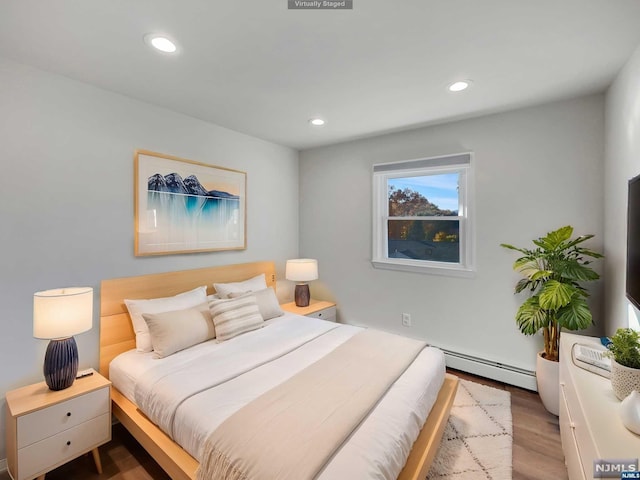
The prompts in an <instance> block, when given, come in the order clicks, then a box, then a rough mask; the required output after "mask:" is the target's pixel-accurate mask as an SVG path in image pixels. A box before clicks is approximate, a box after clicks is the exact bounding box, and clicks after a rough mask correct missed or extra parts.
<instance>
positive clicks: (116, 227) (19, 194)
mask: <svg viewBox="0 0 640 480" xmlns="http://www.w3.org/2000/svg"><path fill="white" fill-rule="evenodd" d="M0 112H1V114H0V145H1V151H2V157H1V160H0V162H1V165H2V169H1V171H2V186H1V187H0V220H1V227H0V246H1V249H0V251H2V266H1V269H2V270H1V272H2V273H1V275H2V288H0V305H2V315H1V316H0V325H1V326H0V329H1V330H0V331H1V332H2V333H1V334H0V366H1V367H0V399H1V400H0V459H4V458H6V451H5V444H4V441H5V425H4V422H5V409H6V404H5V402H4V394H5V392H6V391H7V390H10V389H13V388H16V387H19V386H23V385H26V384H29V383H32V382H34V381H40V380H42V373H41V369H42V362H43V357H44V350H45V349H46V344H47V342H46V341H44V340H37V339H34V338H33V337H32V317H33V316H32V305H33V293H34V292H36V291H38V290H45V289H50V288H58V287H64V286H73V285H77V286H91V287H93V288H94V289H95V301H94V328H93V329H92V330H91V331H89V332H87V333H85V334H82V335H79V336H77V338H76V340H77V343H78V349H79V354H80V364H81V368H83V367H88V366H94V367H97V366H98V328H97V320H98V312H99V286H100V281H101V280H102V279H105V278H112V277H120V276H130V275H138V274H145V273H152V272H162V271H169V270H179V269H189V268H197V267H204V266H211V265H220V264H229V263H240V262H248V261H254V260H275V261H276V262H277V263H276V265H277V267H278V271H279V277H280V278H283V277H284V264H285V260H286V259H287V258H292V257H293V258H295V257H296V256H297V254H298V153H297V152H296V151H295V150H292V149H289V148H285V147H281V146H278V145H275V144H272V143H268V142H265V141H262V140H258V139H256V138H253V137H249V136H246V135H242V134H239V133H237V132H233V131H230V130H227V129H224V128H221V127H218V126H215V125H212V124H208V123H205V122H202V121H199V120H195V119H193V118H189V117H186V116H183V115H179V114H176V113H173V112H170V111H168V110H164V109H161V108H157V107H153V106H150V105H147V104H144V103H141V102H137V101H134V100H131V99H129V98H126V97H123V96H120V95H115V94H112V93H109V92H106V91H104V90H100V89H97V88H94V87H91V86H88V85H85V84H82V83H78V82H75V81H71V80H69V79H66V78H64V77H60V76H55V75H51V74H48V73H45V72H42V71H39V70H36V69H33V68H30V67H26V66H22V65H18V64H15V63H12V62H9V61H6V60H2V59H0ZM136 148H143V149H148V150H152V151H156V152H162V153H166V154H172V155H177V156H180V157H183V158H189V159H193V160H197V161H201V162H204V163H209V164H213V165H220V166H225V167H230V168H234V169H238V170H242V171H246V172H247V184H248V195H247V201H248V216H247V218H248V229H247V232H248V233H247V235H248V238H247V249H246V250H245V251H236V252H216V253H202V254H190V255H171V256H161V257H145V258H136V257H134V255H133V153H134V150H135V149H136Z"/></svg>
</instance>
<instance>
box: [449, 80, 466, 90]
mask: <svg viewBox="0 0 640 480" xmlns="http://www.w3.org/2000/svg"><path fill="white" fill-rule="evenodd" d="M470 85H471V80H460V81H459V82H454V83H452V84H451V85H449V91H450V92H461V91H462V90H466V89H467V88H469V86H470Z"/></svg>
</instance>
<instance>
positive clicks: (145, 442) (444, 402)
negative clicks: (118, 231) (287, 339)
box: [100, 262, 458, 480]
mask: <svg viewBox="0 0 640 480" xmlns="http://www.w3.org/2000/svg"><path fill="white" fill-rule="evenodd" d="M260 273H264V274H265V277H266V281H267V286H270V287H273V288H274V289H275V286H276V272H275V264H274V263H273V262H255V263H244V264H238V265H226V266H220V267H209V268H201V269H196V270H184V271H178V272H168V273H160V274H152V275H143V276H138V277H127V278H116V279H111V280H103V281H102V285H101V292H100V373H101V374H102V375H104V376H105V377H106V378H109V363H110V362H111V360H113V359H114V358H115V357H116V356H117V355H119V354H120V353H122V352H125V351H127V350H131V349H134V348H136V341H135V333H134V331H133V327H132V326H131V320H130V319H129V314H128V312H127V308H126V306H125V304H124V301H123V300H124V299H125V298H129V299H137V298H157V297H167V296H172V295H176V294H178V293H181V292H184V291H187V290H191V289H193V288H196V287H198V286H200V285H207V289H208V292H207V293H209V294H211V293H214V289H213V285H212V284H213V283H214V282H215V283H228V282H238V281H242V280H246V279H247V278H251V277H254V276H256V275H259V274H260ZM457 387H458V380H457V378H456V377H455V376H453V375H449V374H447V375H446V377H445V381H444V384H443V386H442V388H441V389H440V392H439V394H438V398H437V400H436V403H435V404H434V406H433V408H432V410H431V413H430V414H429V417H428V418H427V421H426V422H425V424H424V427H423V428H422V430H421V431H420V435H419V436H418V438H417V440H416V441H415V443H414V444H413V448H412V450H411V453H410V455H409V458H408V459H407V463H406V464H405V466H404V469H403V470H402V472H401V473H400V475H399V477H398V479H399V480H424V478H425V477H426V475H427V472H428V471H429V466H430V465H431V462H432V461H433V458H434V457H435V454H436V452H437V450H438V446H439V445H440V440H441V438H442V434H443V432H444V427H445V425H446V423H447V420H448V418H449V412H450V410H451V405H452V404H453V399H454V397H455V393H456V390H457ZM111 398H112V401H113V414H114V415H115V416H116V418H118V420H120V422H121V423H122V424H123V425H124V426H125V428H126V429H127V430H129V432H130V433H131V434H132V435H133V436H134V437H135V438H136V440H138V442H140V444H141V445H142V446H143V447H144V448H145V449H146V450H147V452H149V454H150V455H151V456H152V457H153V458H154V459H155V460H156V462H158V464H159V465H160V466H161V467H162V468H163V469H164V470H165V471H166V472H167V473H168V474H169V476H170V477H171V478H172V479H173V480H195V478H196V470H197V468H198V461H197V460H196V459H194V458H193V457H192V456H191V455H189V454H188V453H187V452H186V451H185V450H183V449H182V448H181V447H180V446H179V445H178V444H177V443H175V442H174V441H173V440H171V438H169V437H168V436H167V435H166V434H165V433H163V432H162V431H161V430H160V429H159V428H158V427H156V426H155V425H154V424H153V423H152V422H151V421H150V420H149V419H148V418H147V417H146V416H145V415H144V414H143V413H142V412H141V411H140V410H138V408H137V407H136V406H135V405H134V404H133V403H132V402H131V401H129V400H128V399H127V398H126V397H125V396H124V395H122V394H121V393H120V392H119V391H118V390H117V389H116V388H112V389H111Z"/></svg>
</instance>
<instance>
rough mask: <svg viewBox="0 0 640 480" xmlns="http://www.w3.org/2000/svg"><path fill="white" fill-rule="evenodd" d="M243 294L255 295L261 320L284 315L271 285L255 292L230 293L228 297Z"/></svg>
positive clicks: (236, 296)
mask: <svg viewBox="0 0 640 480" xmlns="http://www.w3.org/2000/svg"><path fill="white" fill-rule="evenodd" d="M243 295H253V296H254V297H256V303H257V304H258V310H260V315H262V319H263V320H269V319H270V318H275V317H279V316H281V315H284V311H283V310H282V309H281V308H280V303H278V297H276V292H275V290H274V289H273V288H271V287H269V288H265V289H264V290H258V291H257V292H245V293H230V294H229V297H230V298H238V297H241V296H243Z"/></svg>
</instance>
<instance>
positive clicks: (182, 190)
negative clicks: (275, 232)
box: [134, 150, 247, 256]
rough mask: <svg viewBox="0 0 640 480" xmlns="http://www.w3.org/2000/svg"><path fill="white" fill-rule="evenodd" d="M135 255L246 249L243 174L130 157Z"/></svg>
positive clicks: (150, 155)
mask: <svg viewBox="0 0 640 480" xmlns="http://www.w3.org/2000/svg"><path fill="white" fill-rule="evenodd" d="M134 185H135V199H134V202H135V254H136V256H146V255H168V254H175V253H194V252H209V251H215V250H242V249H245V248H246V209H247V193H246V185H247V174H246V173H245V172H240V171H238V170H232V169H229V168H223V167H216V166H212V165H207V164H204V163H199V162H194V161H191V160H185V159H182V158H177V157H173V156H170V155H162V154H159V153H154V152H148V151H145V150H137V151H136V153H135V179H134Z"/></svg>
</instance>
